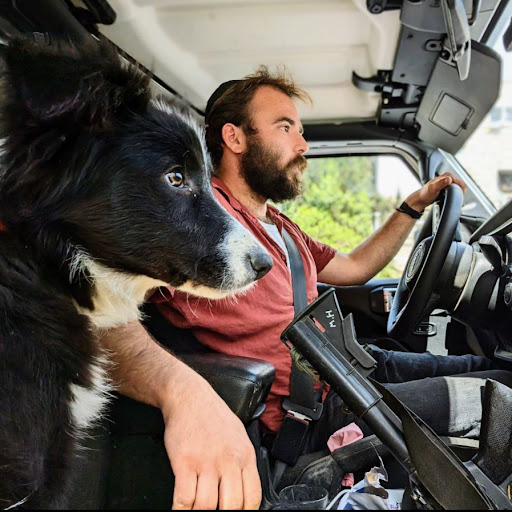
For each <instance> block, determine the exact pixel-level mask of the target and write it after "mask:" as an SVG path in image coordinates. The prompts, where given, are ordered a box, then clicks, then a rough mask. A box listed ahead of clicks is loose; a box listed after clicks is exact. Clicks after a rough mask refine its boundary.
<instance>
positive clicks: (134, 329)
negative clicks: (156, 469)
mask: <svg viewBox="0 0 512 512" xmlns="http://www.w3.org/2000/svg"><path fill="white" fill-rule="evenodd" d="M295 99H300V100H307V99H308V96H307V94H306V92H305V91H303V90H301V89H300V88H298V87H297V86H296V85H295V84H294V83H293V81H291V80H290V79H289V78H287V77H286V76H285V75H271V74H270V73H269V72H268V70H267V69H266V68H261V69H260V70H259V71H258V72H257V73H255V74H253V75H250V76H248V77H246V78H244V79H242V80H232V81H230V82H226V83H224V84H222V85H221V86H220V87H219V88H218V89H217V90H216V91H215V92H214V94H213V95H212V97H211V98H210V100H209V101H208V105H207V108H206V124H207V131H206V139H207V144H208V148H209V150H210V152H211V155H212V161H213V165H214V168H215V175H214V177H213V178H212V187H213V189H214V192H215V195H216V197H217V199H218V200H219V201H220V203H221V204H222V205H223V206H224V207H225V208H226V210H227V211H228V212H229V213H230V214H231V215H233V216H234V217H235V218H236V219H238V220H239V221H240V222H241V223H242V224H243V225H244V226H245V227H246V228H248V229H249V230H250V231H251V232H252V233H253V234H254V235H255V236H256V237H257V239H258V240H259V241H260V242H261V243H262V244H263V246H264V247H265V248H266V249H267V250H268V252H269V254H270V255H271V256H272V259H273V263H274V266H273V268H272V270H270V271H269V272H268V274H267V275H265V276H264V277H263V278H262V279H260V280H259V281H258V282H257V283H256V285H255V286H254V287H253V288H251V289H250V290H249V291H248V292H247V293H246V294H244V295H242V296H239V297H237V298H236V299H233V300H229V299H225V300H219V301H215V300H207V299H196V298H194V297H191V296H188V295H186V294H184V293H182V292H179V291H176V290H173V289H165V290H159V291H158V292H157V293H155V294H154V296H153V297H152V301H153V303H155V304H156V305H157V307H158V309H159V310H160V313H161V314H162V315H163V316H164V317H165V318H166V319H167V320H168V321H169V322H170V323H172V324H173V325H174V326H176V327H179V328H186V329H190V330H191V331H192V332H193V334H194V336H195V338H196V339H197V340H198V341H199V342H200V343H201V344H202V345H204V346H206V347H207V348H209V349H211V350H214V351H216V352H221V353H225V354H229V355H238V356H244V357H252V358H256V359H263V360H266V361H269V362H271V363H272V364H273V365H274V367H275V370H276V377H275V381H274V384H273V386H272V388H271V391H270V395H269V397H268V400H267V402H266V410H265V413H264V415H263V416H262V418H261V428H262V431H263V433H264V434H265V435H266V436H267V439H268V438H272V436H274V435H275V434H276V432H277V431H278V430H279V428H280V425H281V422H282V421H283V417H284V416H285V412H284V410H283V408H282V401H283V398H285V397H287V396H288V395H289V393H290V374H291V358H290V352H289V350H288V349H287V348H286V347H285V346H284V345H283V343H282V342H281V340H280V335H281V333H282V331H283V330H284V328H285V327H286V326H287V325H288V324H289V323H290V321H291V320H292V319H293V317H294V303H293V288H292V280H291V274H290V270H289V265H288V251H287V246H286V244H285V242H284V240H283V236H282V234H283V230H286V231H287V232H288V234H289V235H290V237H291V238H292V239H293V242H294V243H295V245H296V246H297V249H298V251H299V253H300V255H301V257H302V260H303V266H304V271H305V277H306V292H307V300H308V303H310V302H312V301H313V300H315V299H316V298H317V282H318V281H320V282H323V283H327V284H332V285H336V286H341V285H355V284H363V283H365V282H366V281H368V280H369V279H371V278H372V277H373V276H374V275H375V274H377V272H379V271H380V270H381V269H382V268H384V266H385V265H386V264H387V263H388V262H389V261H391V259H392V258H393V257H394V255H395V254H396V253H397V252H398V250H399V249H400V247H401V246H402V244H403V242H404V241H405V239H406V237H407V235H408V234H409V232H410V231H411V229H412V228H413V226H414V223H415V220H416V217H417V215H415V214H414V212H413V214H412V215H411V211H413V210H414V211H416V212H422V211H423V210H424V209H425V208H426V207H427V206H428V205H430V204H431V203H432V202H433V201H435V200H436V198H437V197H438V195H439V193H440V192H441V190H443V189H444V188H445V187H447V186H448V185H450V184H451V183H456V184H458V185H459V186H461V187H462V188H463V189H464V187H465V186H464V184H463V183H462V182H461V181H460V180H459V179H457V178H456V177H455V176H453V175H451V174H448V173H446V174H443V175H442V176H438V177H436V178H434V179H432V180H431V181H429V182H428V183H427V184H426V185H424V186H423V187H422V188H421V189H419V190H418V191H416V192H414V193H413V194H411V195H410V196H409V197H408V198H407V199H406V203H407V205H408V208H407V207H406V208H405V211H395V212H394V213H393V214H392V215H391V216H390V218H389V219H388V220H387V221H386V222H385V223H384V224H383V225H382V226H381V228H380V229H379V230H378V231H376V232H375V233H374V234H373V235H372V236H371V237H370V238H369V239H368V240H366V241H365V242H364V243H362V244H361V245H360V246H358V247H357V248H355V249H354V250H353V251H352V252H351V253H349V254H345V253H342V252H340V251H337V250H336V249H334V248H332V247H329V246H327V245H324V244H322V243H320V242H318V241H315V240H313V239H312V238H310V237H309V236H308V235H307V234H305V233H304V232H303V231H302V230H301V229H300V228H299V227H298V226H297V225H296V224H294V223H293V222H292V221H291V220H290V219H288V218H287V217H286V216H284V215H282V214H281V213H280V212H279V211H278V210H277V209H276V208H274V207H273V206H271V205H269V204H268V201H269V200H272V201H274V202H280V201H283V200H287V199H292V198H294V197H296V196H297V195H298V194H299V193H300V190H301V183H302V175H303V173H304V172H305V170H306V159H305V157H304V154H305V153H306V152H307V151H308V145H307V143H306V141H305V139H304V137H303V128H302V124H301V121H300V119H299V115H298V112H297V108H296V106H295V103H294V100H295ZM184 179H185V180H186V176H185V177H184ZM212 298H213V297H212ZM105 342H106V344H107V345H108V346H110V348H111V349H112V351H113V352H114V355H115V359H116V361H117V363H118V366H117V369H116V371H115V374H114V377H115V378H116V380H117V381H118V382H119V383H120V389H121V391H122V392H124V393H126V394H128V395H129V396H131V397H133V398H136V399H137V400H140V401H144V402H146V403H149V404H152V405H155V406H157V407H160V408H161V409H162V413H163V417H164V421H165V424H166V430H165V444H166V448H167V452H168V455H169V458H170V461H171V465H172V468H173V471H174V474H175V478H176V480H175V492H174V503H173V507H174V508H179V509H191V508H195V509H199V508H201V509H215V508H217V507H219V508H221V509H243V508H245V509H249V508H257V507H258V506H259V500H260V498H261V487H260V482H259V478H258V473H257V470H256V463H255V455H254V450H253V449H252V445H251V444H250V442H249V440H248V437H247V435H246V433H245V431H244V428H243V425H242V424H241V422H240V421H239V420H238V418H236V417H235V416H234V414H233V413H232V412H231V411H230V410H229V409H228V408H227V406H226V405H225V404H224V403H223V402H222V400H221V399H220V398H219V397H218V395H216V394H215V392H214V391H213V390H212V388H211V387H210V386H209V385H208V384H207V383H206V381H204V379H202V378H201V377H200V376H199V375H198V374H196V373H195V372H193V371H192V370H191V369H189V368H188V367H186V366H185V365H184V364H183V363H181V362H180V361H179V360H177V359H176V358H175V357H174V356H173V355H172V354H171V353H170V352H168V351H166V350H164V349H163V348H162V347H161V346H159V345H157V344H156V343H155V342H154V341H153V340H152V339H151V338H150V337H149V336H148V334H147V333H146V331H144V329H143V328H142V327H141V326H140V325H132V326H128V327H123V328H120V329H118V330H117V331H116V332H111V333H109V335H108V336H107V337H106V340H105ZM372 355H373V356H374V358H375V359H376V360H377V362H378V368H377V370H376V372H375V374H374V375H373V377H374V378H376V379H377V380H380V381H381V382H384V383H395V384H390V386H392V389H393V392H394V393H395V394H396V395H397V396H398V397H399V398H400V399H401V400H402V401H403V402H405V403H406V404H407V405H409V406H410V407H411V408H412V409H413V410H414V411H415V412H416V413H417V414H418V415H419V416H421V417H422V418H423V419H424V420H425V421H426V422H427V423H429V424H430V425H431V426H432V427H433V428H434V429H436V430H437V432H438V433H439V434H440V435H450V434H454V433H456V435H461V434H468V435H474V434H478V428H479V421H480V412H481V404H480V389H481V387H482V386H483V385H484V380H483V379H481V378H476V377H478V376H481V375H480V374H474V376H475V378H473V379H467V378H464V379H463V378H461V377H441V376H440V375H453V374H461V373H463V372H470V371H471V372H474V371H477V370H488V369H490V368H492V363H491V361H489V360H487V359H485V358H479V357H475V356H444V357H442V356H433V355H430V354H411V353H399V352H389V351H385V350H381V349H378V348H377V347H374V348H373V349H372ZM411 367H414V368H416V369H419V368H421V370H422V377H432V378H428V379H425V380H419V381H418V380H416V381H414V379H417V378H418V377H417V376H416V374H412V372H411V371H410V369H411ZM491 373H492V376H493V378H496V379H497V380H501V381H503V380H505V381H506V378H505V377H503V378H501V377H500V376H499V375H497V373H500V372H497V371H495V372H487V373H486V375H485V376H491ZM494 373H496V375H494ZM507 378H508V382H509V383H510V376H508V377H507ZM445 379H452V381H451V382H450V386H451V388H450V386H448V385H447V383H446V382H445ZM459 379H461V380H460V382H458V380H459ZM468 380H470V381H472V382H473V384H468V383H467V381H468ZM404 381H413V382H404ZM506 382H507V381H506ZM454 386H462V390H463V391H462V392H461V393H460V395H461V396H464V397H465V398H464V400H465V406H466V407H465V408H464V414H462V415H460V414H455V413H454V407H456V404H454V403H453V402H451V401H450V397H449V396H444V397H442V396H441V395H442V394H443V391H442V390H446V389H448V388H450V389H453V388H454ZM444 393H445V394H446V391H444ZM433 397H435V400H436V402H435V404H434V403H432V398H433ZM469 402H471V403H472V404H473V405H471V406H470V405H469ZM469 416H471V417H469ZM446 417H449V418H450V419H451V421H450V422H449V424H448V425H446V424H443V425H440V424H439V419H440V418H446ZM352 421H354V417H353V416H351V415H350V414H348V413H347V412H346V409H345V408H344V407H343V403H342V401H341V398H340V397H338V396H337V395H336V394H335V393H334V392H332V391H330V392H329V393H328V395H327V397H326V398H325V400H324V413H323V415H322V417H321V418H320V419H319V420H318V421H316V422H314V425H313V427H312V429H311V432H310V436H309V439H308V440H307V443H306V445H305V448H304V452H308V451H316V450H319V449H323V448H325V443H326V441H327V439H328V437H329V436H330V434H332V433H333V432H334V431H336V430H338V429H339V428H341V427H343V426H345V425H346V424H348V423H350V422H352ZM475 425H476V426H477V430H476V431H475V428H476V427H475Z"/></svg>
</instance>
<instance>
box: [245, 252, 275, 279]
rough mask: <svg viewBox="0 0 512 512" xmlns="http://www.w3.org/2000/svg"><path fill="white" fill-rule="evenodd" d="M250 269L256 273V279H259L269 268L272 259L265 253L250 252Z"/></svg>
mask: <svg viewBox="0 0 512 512" xmlns="http://www.w3.org/2000/svg"><path fill="white" fill-rule="evenodd" d="M249 261H250V262H251V267H252V268H253V270H254V271H255V272H256V279H261V278H262V277H263V276H264V275H265V274H266V273H267V272H268V271H269V270H270V269H271V268H272V265H273V263H272V258H271V257H270V256H269V255H268V253H267V252H266V251H251V253H250V254H249Z"/></svg>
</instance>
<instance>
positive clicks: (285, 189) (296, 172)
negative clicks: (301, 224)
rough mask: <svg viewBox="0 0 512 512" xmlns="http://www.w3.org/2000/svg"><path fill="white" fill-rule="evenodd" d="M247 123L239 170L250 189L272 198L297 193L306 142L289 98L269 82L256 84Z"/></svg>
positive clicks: (304, 165) (289, 197)
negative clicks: (245, 145) (250, 128)
mask: <svg viewBox="0 0 512 512" xmlns="http://www.w3.org/2000/svg"><path fill="white" fill-rule="evenodd" d="M249 112H250V114H251V119H252V123H251V127H252V128H254V129H256V130H257V133H256V134H252V135H251V134H248V135H247V149H246V151H245V153H244V154H243V155H242V166H241V172H242V175H243V177H244V179H245V181H246V182H247V184H248V185H249V186H250V187H251V189H252V190H254V192H256V193H257V194H258V195H260V196H261V197H264V198H265V199H271V200H272V201H275V202H281V201H285V200H287V199H293V198H294V197H297V196H298V195H299V194H300V192H301V185H302V174H303V172H304V170H305V168H306V165H307V162H306V158H305V157H304V156H303V154H304V153H305V152H306V151H307V150H308V146H307V144H306V141H305V140H304V137H303V136H302V125H301V123H300V119H299V116H298V113H297V109H296V107H295V104H294V103H293V101H292V100H291V99H290V98H289V97H288V96H287V95H286V94H284V93H283V92H281V91H279V90H278V89H275V88H273V87H269V86H263V87H260V88H259V89H258V90H257V91H256V93H255V95H254V98H253V99H252V101H251V103H250V105H249Z"/></svg>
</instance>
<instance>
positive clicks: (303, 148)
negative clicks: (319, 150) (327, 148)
mask: <svg viewBox="0 0 512 512" xmlns="http://www.w3.org/2000/svg"><path fill="white" fill-rule="evenodd" d="M299 137H300V139H299V143H298V146H297V153H300V154H301V155H303V154H304V153H307V152H308V151H309V146H308V143H307V142H306V139H305V138H304V135H302V134H301V133H300V134H299Z"/></svg>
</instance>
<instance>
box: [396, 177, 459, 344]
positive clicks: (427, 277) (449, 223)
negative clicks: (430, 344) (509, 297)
mask: <svg viewBox="0 0 512 512" xmlns="http://www.w3.org/2000/svg"><path fill="white" fill-rule="evenodd" d="M462 201H463V193H462V189H461V188H460V187H459V186H458V185H456V184H452V185H450V186H449V187H447V188H446V189H445V190H444V202H443V207H442V209H441V214H440V216H439V222H438V227H437V230H436V232H435V233H434V234H433V235H432V236H429V237H427V238H424V239H423V240H421V241H420V242H418V243H417V244H416V246H415V248H414V249H413V250H412V252H411V254H410V256H409V259H408V261H407V265H406V267H405V271H404V273H403V274H402V277H401V278H400V283H399V284H398V288H397V290H396V292H395V296H394V298H393V304H392V306H391V310H390V312H389V317H388V325H387V330H388V335H389V336H390V337H392V338H395V339H403V338H404V337H406V336H407V335H409V334H410V333H411V332H412V331H413V330H414V329H415V328H416V326H417V325H418V324H419V323H420V322H421V320H422V319H423V318H425V316H426V315H428V314H429V313H430V312H431V311H432V310H433V309H434V303H435V301H436V298H437V297H435V296H433V292H434V289H435V286H436V283H437V281H438V278H439V275H440V274H441V269H442V268H443V265H444V262H445V260H446V257H447V256H448V252H449V250H450V246H451V244H452V241H453V237H454V235H455V231H456V229H457V226H458V223H459V218H460V210H461V208H462Z"/></svg>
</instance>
